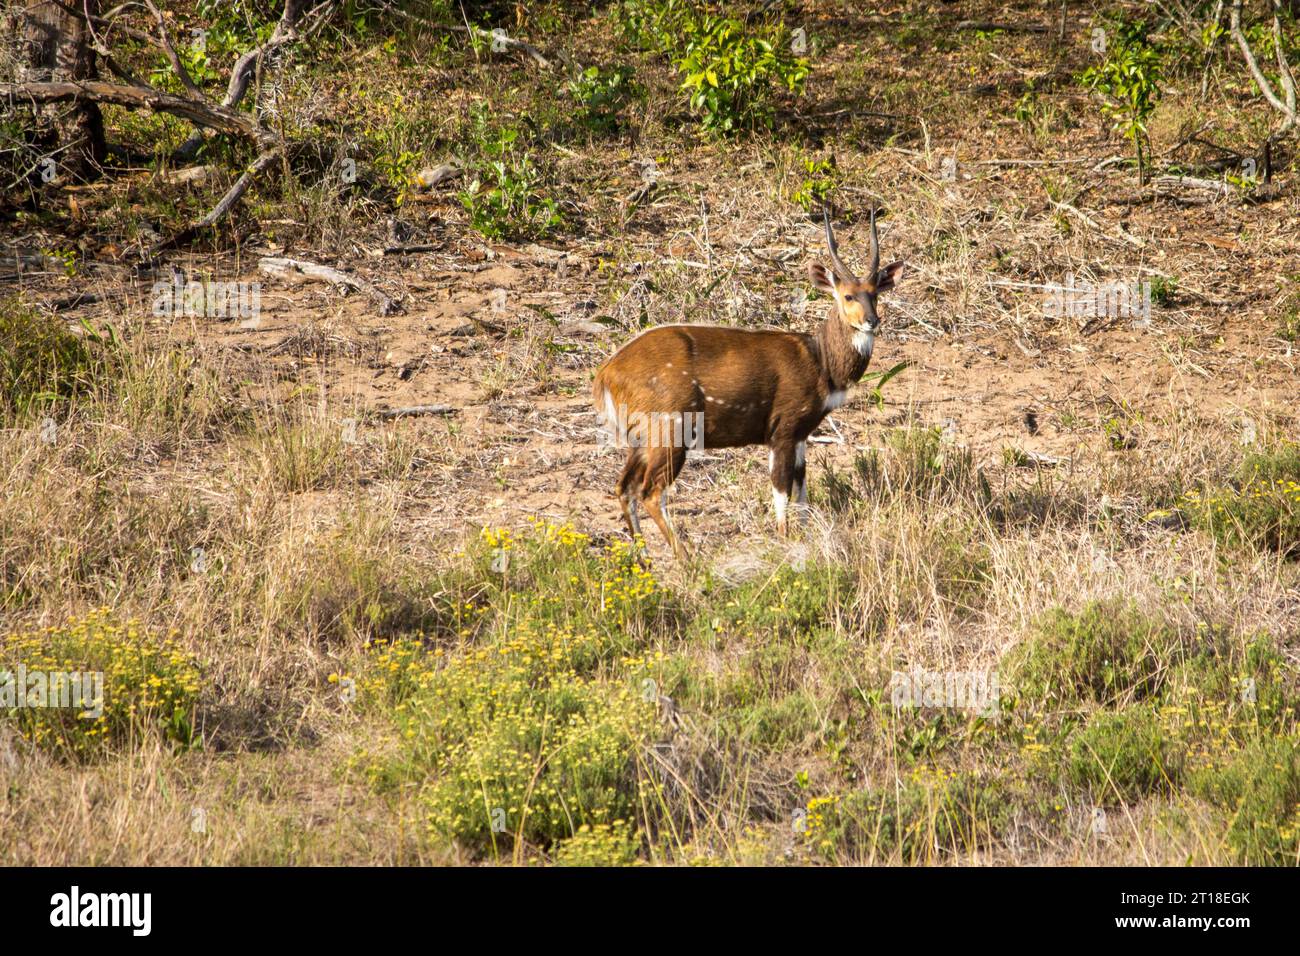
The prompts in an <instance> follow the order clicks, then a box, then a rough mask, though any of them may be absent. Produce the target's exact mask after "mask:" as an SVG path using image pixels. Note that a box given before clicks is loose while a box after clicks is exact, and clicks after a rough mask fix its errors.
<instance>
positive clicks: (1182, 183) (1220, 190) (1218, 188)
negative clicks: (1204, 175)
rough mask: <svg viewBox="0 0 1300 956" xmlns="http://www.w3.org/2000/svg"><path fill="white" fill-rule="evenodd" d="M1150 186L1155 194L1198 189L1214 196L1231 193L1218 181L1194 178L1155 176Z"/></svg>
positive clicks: (1225, 184)
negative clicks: (1165, 191) (1164, 191)
mask: <svg viewBox="0 0 1300 956" xmlns="http://www.w3.org/2000/svg"><path fill="white" fill-rule="evenodd" d="M1151 185H1152V186H1153V187H1154V188H1155V190H1156V191H1157V192H1159V191H1160V190H1161V189H1165V190H1168V191H1171V192H1172V191H1173V190H1176V189H1200V190H1204V191H1205V192H1211V193H1214V194H1215V195H1216V196H1226V195H1228V194H1229V192H1231V190H1230V188H1229V186H1228V184H1227V183H1225V182H1223V181H1222V180H1220V179H1200V178H1198V177H1196V176H1157V177H1156V178H1155V179H1153V180H1151Z"/></svg>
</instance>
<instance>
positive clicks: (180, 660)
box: [0, 609, 200, 759]
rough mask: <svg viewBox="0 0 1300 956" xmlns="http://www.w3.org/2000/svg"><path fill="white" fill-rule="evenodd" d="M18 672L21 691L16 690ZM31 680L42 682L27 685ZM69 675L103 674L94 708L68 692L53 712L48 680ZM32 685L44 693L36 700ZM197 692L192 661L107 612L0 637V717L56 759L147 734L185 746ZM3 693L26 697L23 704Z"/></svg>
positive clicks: (53, 695)
mask: <svg viewBox="0 0 1300 956" xmlns="http://www.w3.org/2000/svg"><path fill="white" fill-rule="evenodd" d="M20 667H21V668H23V671H24V672H25V674H26V675H27V678H28V686H27V687H26V688H21V687H18V686H17V684H18V675H19V668H20ZM33 674H41V675H44V676H43V679H39V680H38V683H37V684H33V683H32V680H33ZM68 674H82V675H89V674H99V675H102V677H101V678H100V681H102V683H99V684H98V688H99V689H101V690H102V697H101V698H100V700H99V702H98V703H97V704H93V705H90V706H87V705H88V704H91V702H90V701H88V700H87V698H88V697H90V695H89V694H83V695H80V696H79V695H77V694H76V692H75V691H72V690H71V689H69V692H68V693H67V694H66V695H63V696H64V697H66V699H64V700H62V701H61V704H62V705H61V706H53V704H54V703H55V702H56V701H58V700H59V698H60V694H59V693H58V692H57V691H56V690H55V681H54V679H53V677H54V675H68ZM38 686H39V687H42V688H44V689H43V690H40V691H39V697H37V696H35V695H36V694H37V690H36V688H37V687H38ZM6 688H9V690H6ZM199 690H200V672H199V667H198V664H197V662H196V661H195V660H194V659H193V658H192V657H190V656H189V655H188V654H186V653H185V652H184V651H182V650H181V649H180V648H179V647H178V646H177V645H176V643H175V641H174V640H173V639H171V638H168V639H165V640H161V641H160V640H156V639H154V638H152V637H150V636H148V635H147V634H146V633H145V632H143V631H141V630H140V628H139V626H138V625H137V624H136V623H135V622H134V621H127V622H126V623H119V622H118V621H117V619H116V618H115V617H114V616H113V615H112V614H111V613H110V612H109V611H108V610H107V609H101V610H98V611H92V612H91V613H89V614H87V615H86V616H85V617H83V618H80V619H74V620H71V621H68V622H67V623H66V624H64V625H61V626H59V627H49V628H46V629H45V630H43V631H32V632H11V633H9V634H5V635H4V636H3V637H0V714H4V715H5V716H6V717H7V719H9V720H10V721H13V722H14V723H15V724H16V726H17V729H18V732H19V734H20V735H21V736H22V737H24V738H25V739H26V740H28V741H30V742H31V743H32V744H34V745H35V746H38V747H41V748H44V749H47V750H50V751H51V752H53V753H56V754H58V755H60V756H64V757H71V758H76V759H81V758H88V757H91V756H94V755H96V754H100V753H102V752H105V751H109V750H113V749H116V748H120V747H124V746H128V745H130V744H133V743H139V742H140V741H142V740H144V739H147V738H149V737H151V736H154V737H158V738H160V739H162V740H165V741H169V742H171V743H173V744H175V745H177V746H179V747H190V746H192V745H193V744H195V742H196V741H195V737H194V709H195V705H196V703H197V700H198V695H199ZM8 693H14V694H15V695H17V694H24V693H25V694H26V702H27V705H28V706H20V705H19V700H18V697H17V696H15V697H14V699H13V700H12V701H11V700H10V699H9V698H8V696H7V694H8ZM67 704H71V706H65V705H67ZM83 715H84V716H83Z"/></svg>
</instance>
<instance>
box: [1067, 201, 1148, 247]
mask: <svg viewBox="0 0 1300 956" xmlns="http://www.w3.org/2000/svg"><path fill="white" fill-rule="evenodd" d="M1048 201H1049V202H1050V203H1051V204H1052V205H1053V206H1055V207H1056V208H1057V209H1060V210H1062V211H1063V212H1068V213H1070V214H1071V215H1073V216H1076V217H1077V218H1078V219H1079V221H1080V222H1082V223H1084V224H1085V225H1087V226H1091V227H1092V228H1093V229H1095V230H1097V231H1098V232H1099V233H1101V234H1102V235H1104V236H1107V237H1108V238H1115V237H1118V238H1119V239H1121V240H1123V241H1124V242H1127V243H1128V244H1129V245H1132V246H1137V247H1138V248H1139V249H1140V248H1142V247H1143V246H1145V245H1146V243H1145V242H1143V241H1142V240H1141V239H1139V238H1138V237H1137V236H1134V235H1130V234H1129V233H1127V232H1125V231H1124V230H1123V229H1116V230H1115V236H1111V234H1110V233H1109V232H1107V231H1106V229H1105V228H1104V227H1103V226H1102V225H1101V224H1100V223H1098V222H1097V220H1095V219H1093V218H1092V217H1091V216H1089V215H1088V214H1087V213H1084V212H1081V211H1080V210H1078V209H1076V208H1075V207H1074V206H1071V205H1070V204H1069V203H1068V202H1056V201H1055V200H1048Z"/></svg>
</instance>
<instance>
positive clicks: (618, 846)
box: [555, 820, 641, 866]
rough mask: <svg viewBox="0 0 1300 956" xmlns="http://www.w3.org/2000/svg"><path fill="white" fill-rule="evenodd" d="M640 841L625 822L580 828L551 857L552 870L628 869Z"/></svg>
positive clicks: (635, 856)
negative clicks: (553, 856)
mask: <svg viewBox="0 0 1300 956" xmlns="http://www.w3.org/2000/svg"><path fill="white" fill-rule="evenodd" d="M640 847H641V840H640V838H639V837H638V836H637V834H636V832H635V831H634V830H632V828H631V826H630V825H629V824H628V823H627V821H625V820H615V821H614V822H613V823H597V824H596V825H595V826H589V825H587V824H585V823H584V824H583V825H582V826H580V827H578V832H577V833H575V834H574V835H573V836H571V837H570V838H569V839H567V840H565V841H564V842H562V843H561V844H560V846H559V849H557V850H556V853H555V865H556V866H630V865H633V864H635V863H636V858H637V851H638V850H639V849H640Z"/></svg>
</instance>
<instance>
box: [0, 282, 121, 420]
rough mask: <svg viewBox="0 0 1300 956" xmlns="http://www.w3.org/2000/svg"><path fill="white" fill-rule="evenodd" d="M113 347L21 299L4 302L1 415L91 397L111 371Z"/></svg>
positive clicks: (112, 343) (0, 332) (0, 350)
mask: <svg viewBox="0 0 1300 956" xmlns="http://www.w3.org/2000/svg"><path fill="white" fill-rule="evenodd" d="M115 345H116V339H113V338H110V339H105V338H104V337H103V336H101V335H100V334H99V333H97V332H95V331H93V330H92V329H91V328H90V327H89V326H85V327H83V329H82V334H77V333H74V332H72V331H71V330H70V329H69V328H68V324H67V322H65V321H64V320H63V319H60V318H59V317H58V316H57V315H51V314H47V313H44V312H40V311H38V310H37V309H35V308H32V307H31V306H29V305H27V304H26V303H25V302H23V301H22V300H21V299H19V298H9V299H4V300H0V410H4V411H6V412H8V413H9V414H10V415H16V414H23V413H25V412H26V411H27V410H28V409H31V408H37V407H42V406H50V405H55V404H57V403H59V402H65V401H70V400H73V399H76V398H79V397H82V396H84V395H86V394H88V393H89V392H90V391H91V390H92V388H93V387H94V386H95V384H96V382H97V381H99V380H100V379H101V378H102V377H103V376H104V375H105V374H106V373H107V372H109V371H110V370H111V357H112V354H111V353H112V350H113V348H114V347H115Z"/></svg>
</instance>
